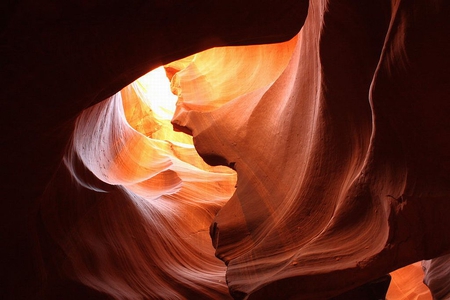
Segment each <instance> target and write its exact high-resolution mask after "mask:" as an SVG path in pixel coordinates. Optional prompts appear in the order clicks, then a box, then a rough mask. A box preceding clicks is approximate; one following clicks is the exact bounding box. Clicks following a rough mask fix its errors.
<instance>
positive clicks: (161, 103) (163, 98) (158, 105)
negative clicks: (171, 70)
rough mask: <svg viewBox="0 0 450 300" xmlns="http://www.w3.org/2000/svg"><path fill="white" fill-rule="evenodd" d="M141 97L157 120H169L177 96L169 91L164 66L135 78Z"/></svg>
mask: <svg viewBox="0 0 450 300" xmlns="http://www.w3.org/2000/svg"><path fill="white" fill-rule="evenodd" d="M136 84H137V85H138V86H139V88H140V91H141V92H142V94H141V95H140V96H141V99H142V100H143V102H145V103H146V104H147V105H148V106H150V108H151V110H152V111H153V114H154V115H155V117H156V118H157V119H159V120H170V119H172V116H173V114H174V112H175V106H176V102H177V98H178V97H177V96H175V95H174V94H173V93H172V92H171V91H170V81H169V79H168V78H167V76H166V72H165V71H164V67H162V66H161V67H159V68H157V69H154V70H153V71H151V72H149V73H147V74H146V75H144V76H142V77H141V78H139V79H138V80H136Z"/></svg>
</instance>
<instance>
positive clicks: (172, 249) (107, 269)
mask: <svg viewBox="0 0 450 300" xmlns="http://www.w3.org/2000/svg"><path fill="white" fill-rule="evenodd" d="M155 73H159V78H161V77H162V78H163V79H164V78H165V73H164V70H163V69H162V68H160V69H157V70H155V71H154V72H152V73H150V74H148V75H146V76H144V77H143V78H141V79H139V80H138V81H136V82H135V83H133V84H131V85H130V86H128V87H126V88H124V89H123V90H122V91H121V92H120V93H118V94H116V95H114V96H112V97H111V98H109V99H107V100H105V101H103V102H101V103H99V104H97V105H95V106H93V107H91V108H89V109H87V110H85V111H84V112H83V113H82V114H81V116H80V117H79V118H78V120H77V126H76V129H75V133H74V136H73V142H72V144H73V150H72V151H70V152H69V153H68V155H66V157H65V159H64V162H65V166H64V167H62V168H61V169H60V171H59V174H58V177H59V178H63V177H64V176H72V177H73V178H74V182H73V185H74V187H73V188H75V189H76V192H74V190H73V189H71V188H66V187H65V185H64V183H63V182H60V181H59V180H58V179H57V180H55V182H54V185H53V186H52V187H51V188H49V190H48V191H47V197H46V199H47V201H48V202H47V203H44V204H43V211H44V222H45V223H46V226H47V227H48V228H49V232H50V234H52V235H53V238H54V239H55V241H56V242H57V243H58V244H60V245H61V248H62V249H63V251H64V254H65V255H66V256H67V260H66V261H67V263H68V265H69V266H68V268H66V270H65V271H66V272H67V273H68V274H69V275H70V276H71V277H74V278H76V279H77V280H79V281H80V282H82V283H83V284H85V285H87V286H90V287H92V288H94V289H96V290H99V291H101V292H104V293H107V294H109V295H112V296H114V297H115V298H127V299H136V298H163V299H172V298H185V297H186V298H189V297H210V298H213V299H216V298H226V297H227V295H228V290H227V287H226V285H225V278H224V275H225V266H224V265H223V263H222V262H221V261H220V260H219V259H217V258H216V257H215V256H214V252H213V248H212V245H211V242H210V238H209V234H208V228H209V225H210V224H211V221H212V218H213V216H214V215H215V214H216V213H217V211H218V210H219V209H220V207H221V206H223V204H224V203H225V202H226V201H227V200H228V199H229V198H230V197H231V195H232V193H233V192H234V186H235V182H236V176H235V173H234V172H233V171H232V170H231V169H229V168H226V167H221V166H219V167H211V166H209V165H207V164H206V163H205V162H204V161H203V160H202V159H201V158H200V157H199V156H198V154H197V152H196V151H195V148H194V147H193V145H192V138H191V137H190V136H187V135H186V134H184V133H179V132H178V133H177V132H173V130H172V126H171V124H170V116H171V115H172V114H173V108H174V104H175V101H176V97H175V99H170V95H169V99H167V98H166V97H163V96H164V95H161V94H159V95H154V94H152V93H151V91H154V90H155V89H161V88H162V90H163V91H165V92H167V93H170V89H169V81H168V80H167V78H165V80H166V87H165V88H164V87H162V83H161V82H159V83H156V86H155V85H153V86H152V84H151V79H152V78H149V77H151V76H154V75H155ZM161 73H162V74H161ZM157 75H158V74H157ZM171 96H172V98H173V97H174V96H173V95H171ZM170 100H172V103H171V102H170ZM174 100H175V101H174ZM158 101H159V102H160V104H164V105H157V104H158ZM170 104H172V107H171V106H170ZM164 106H167V107H164ZM171 110H172V111H171ZM85 168H86V169H88V170H89V171H90V172H92V173H93V175H95V177H93V176H89V175H86V174H88V173H89V171H87V170H85ZM67 171H70V173H69V174H66V173H67ZM58 183H61V184H58ZM54 193H58V195H59V197H54V195H55V194H54ZM55 201H60V203H59V204H57V203H55ZM59 205H61V207H60V206H59ZM55 206H56V207H57V209H56V211H55V210H53V209H54V208H55ZM86 207H89V209H86ZM69 212H70V214H71V217H70V218H68V221H65V222H61V223H58V222H55V220H54V218H52V214H55V215H58V216H61V217H64V216H66V215H67V213H69Z"/></svg>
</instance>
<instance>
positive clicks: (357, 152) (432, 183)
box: [174, 1, 450, 299]
mask: <svg viewBox="0 0 450 300" xmlns="http://www.w3.org/2000/svg"><path fill="white" fill-rule="evenodd" d="M388 4H389V3H381V2H378V3H373V4H371V5H370V7H368V6H367V5H365V4H364V5H363V4H358V3H356V2H352V1H346V2H345V3H344V2H339V3H337V2H334V1H330V2H312V3H311V6H310V9H309V12H308V17H307V19H306V22H305V25H304V27H303V29H302V31H301V32H300V35H299V38H298V44H297V46H296V49H295V51H294V54H293V56H292V58H291V61H290V62H289V65H288V66H287V68H286V69H285V70H284V72H283V73H282V74H281V76H280V77H279V78H278V79H277V80H276V81H275V82H274V83H273V84H272V85H270V86H266V87H265V88H264V89H259V90H255V91H253V92H251V93H247V94H245V95H243V96H241V97H239V98H236V99H234V100H232V101H230V102H227V103H226V104H225V105H223V106H222V107H220V108H218V109H216V110H213V111H208V109H204V110H202V109H201V108H198V109H197V110H195V109H190V108H189V107H184V106H183V103H181V105H180V106H179V107H178V112H177V113H176V114H175V117H174V123H175V124H177V125H181V126H185V127H186V128H187V130H189V131H191V132H192V134H193V136H194V142H195V145H196V148H197V150H198V151H199V153H200V154H201V155H202V157H203V158H205V160H206V161H207V162H209V163H225V164H228V165H230V166H233V168H235V169H236V171H237V173H238V182H237V190H236V193H235V194H234V195H233V197H232V198H231V200H230V201H229V202H228V203H227V204H226V205H225V207H224V208H222V209H221V210H220V212H219V213H218V215H217V216H216V218H215V221H214V224H213V226H212V227H211V235H212V238H213V242H214V245H215V247H216V249H217V251H216V254H217V255H218V257H220V258H221V259H223V260H224V261H225V262H226V263H227V266H228V269H227V282H228V285H229V287H230V291H231V294H232V295H233V296H234V297H236V298H247V297H248V298H250V299H253V298H254V299H262V298H268V299H269V298H273V297H282V298H288V297H300V298H301V299H327V298H330V297H332V296H335V295H337V294H339V293H341V292H344V291H345V290H348V289H351V288H352V287H357V286H358V285H361V284H363V283H364V282H367V281H370V280H374V279H376V278H378V277H381V276H382V275H383V274H385V273H387V272H389V271H392V270H394V269H396V268H398V267H401V266H405V265H407V264H410V263H412V262H414V261H417V260H420V259H423V258H427V257H434V256H438V255H442V254H445V253H446V252H448V251H449V250H450V243H449V242H450V240H449V236H448V234H447V233H445V232H443V230H444V228H445V227H447V226H448V225H449V223H448V218H447V217H446V216H447V215H448V213H449V205H448V196H449V187H450V185H449V183H450V177H449V170H450V169H449V165H448V162H449V160H448V158H449V157H448V153H450V151H448V150H449V149H450V148H449V147H450V145H449V143H448V141H449V139H448V131H447V130H446V129H445V128H449V125H450V124H449V121H448V118H446V117H445V113H442V112H443V111H446V112H448V111H449V105H448V102H447V101H443V100H441V99H445V98H446V97H447V96H445V95H446V94H447V93H448V91H449V88H450V85H449V84H448V83H449V82H448V78H449V77H448V76H446V75H445V76H444V77H441V76H440V77H439V79H438V80H435V79H434V78H435V77H434V76H435V75H432V71H431V70H432V68H433V67H431V66H434V65H439V67H438V68H437V69H438V70H437V71H436V72H437V73H438V74H440V75H442V74H445V72H446V71H445V70H446V69H447V66H448V64H449V59H448V58H447V57H446V55H445V54H444V53H445V51H444V50H443V49H444V48H445V49H448V46H449V43H448V41H447V40H446V39H444V38H443V37H442V36H441V35H440V34H437V33H436V34H431V36H430V34H429V33H428V32H431V31H434V32H436V31H435V29H436V28H438V27H439V28H446V29H448V28H449V22H448V21H444V19H445V16H446V15H447V13H448V5H446V4H443V3H438V2H436V3H434V5H429V4H425V3H416V4H412V3H410V2H408V1H399V2H393V3H391V5H388ZM431 20H433V21H431ZM355 40H357V41H358V43H353V42H350V41H355ZM424 41H425V42H424ZM427 53H433V56H432V57H430V56H428V54H427ZM433 70H434V69H433ZM439 72H443V73H439ZM180 76H182V75H180ZM444 78H445V79H444ZM205 81H208V80H205ZM429 93H431V95H430V94H429ZM430 99H433V100H432V101H431V103H430V102H429V101H430ZM424 107H426V108H424ZM431 107H436V108H437V107H440V109H442V111H439V112H437V111H435V110H433V109H432V108H431ZM236 112H239V114H238V115H237V114H236ZM431 120H433V121H431ZM437 124H439V125H438V128H435V126H437ZM430 140H431V141H432V144H433V145H439V146H431V145H430ZM435 143H436V144H435ZM436 159H438V160H436ZM437 161H440V162H441V163H439V164H437ZM427 207H428V209H427ZM431 208H432V210H433V211H434V212H431V210H429V209H431ZM431 219H433V222H431V223H430V222H427V221H426V220H431ZM422 224H427V226H426V227H424V226H422ZM438 232H441V233H442V235H443V236H442V237H438V236H437V233H438ZM430 242H431V244H432V245H433V246H431V247H429V245H430Z"/></svg>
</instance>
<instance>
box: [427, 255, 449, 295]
mask: <svg viewBox="0 0 450 300" xmlns="http://www.w3.org/2000/svg"><path fill="white" fill-rule="evenodd" d="M422 268H423V269H424V272H425V278H424V280H423V281H424V283H425V284H426V285H427V286H428V287H429V288H430V291H431V294H432V295H433V299H448V298H450V276H448V274H449V269H450V255H448V254H447V255H444V256H441V257H437V258H433V259H430V260H426V261H423V262H422Z"/></svg>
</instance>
